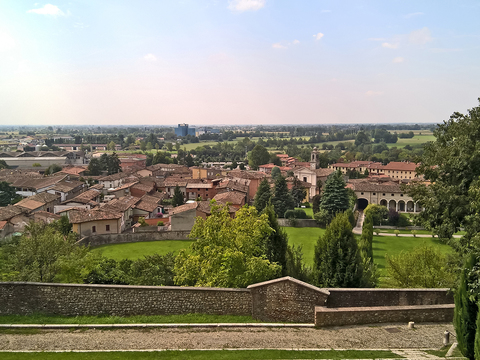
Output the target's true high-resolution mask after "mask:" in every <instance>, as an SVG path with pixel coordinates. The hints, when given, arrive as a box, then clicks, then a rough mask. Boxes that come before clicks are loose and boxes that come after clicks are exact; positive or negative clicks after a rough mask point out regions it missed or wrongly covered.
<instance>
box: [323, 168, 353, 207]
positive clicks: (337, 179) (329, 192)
mask: <svg viewBox="0 0 480 360" xmlns="http://www.w3.org/2000/svg"><path fill="white" fill-rule="evenodd" d="M345 186H346V184H345V181H344V180H343V175H342V173H341V172H340V170H338V171H336V172H334V173H332V174H331V175H330V176H329V177H328V179H327V181H326V182H325V191H324V192H323V196H322V202H321V204H320V209H324V210H326V211H327V212H328V213H329V214H330V215H335V214H337V213H339V212H344V211H345V210H347V209H348V208H349V195H348V191H347V189H346V187H345Z"/></svg>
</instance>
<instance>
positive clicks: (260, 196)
mask: <svg viewBox="0 0 480 360" xmlns="http://www.w3.org/2000/svg"><path fill="white" fill-rule="evenodd" d="M271 199H272V190H271V189H270V184H269V183H268V180H267V178H264V179H263V180H262V181H261V182H260V185H259V186H258V189H257V193H256V194H255V200H254V202H253V206H255V208H256V209H257V211H258V212H259V213H260V212H262V211H263V209H265V207H266V206H267V204H268V203H269V202H270V200H271Z"/></svg>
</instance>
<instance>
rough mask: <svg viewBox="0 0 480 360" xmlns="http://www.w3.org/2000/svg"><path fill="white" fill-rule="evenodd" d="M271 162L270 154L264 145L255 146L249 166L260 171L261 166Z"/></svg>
mask: <svg viewBox="0 0 480 360" xmlns="http://www.w3.org/2000/svg"><path fill="white" fill-rule="evenodd" d="M269 160H270V154H269V152H268V150H267V149H266V148H265V147H263V146H262V145H255V147H254V148H253V150H252V151H250V153H249V154H248V165H250V167H251V168H252V169H253V170H258V167H259V166H260V165H263V164H267V163H268V161H269Z"/></svg>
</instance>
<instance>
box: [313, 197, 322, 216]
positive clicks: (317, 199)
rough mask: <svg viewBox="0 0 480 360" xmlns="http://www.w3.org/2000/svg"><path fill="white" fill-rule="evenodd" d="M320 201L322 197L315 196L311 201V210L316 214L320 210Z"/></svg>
mask: <svg viewBox="0 0 480 360" xmlns="http://www.w3.org/2000/svg"><path fill="white" fill-rule="evenodd" d="M321 201H322V195H319V194H318V195H315V196H314V197H313V199H312V210H313V213H314V214H316V213H317V212H318V211H319V210H320V203H321Z"/></svg>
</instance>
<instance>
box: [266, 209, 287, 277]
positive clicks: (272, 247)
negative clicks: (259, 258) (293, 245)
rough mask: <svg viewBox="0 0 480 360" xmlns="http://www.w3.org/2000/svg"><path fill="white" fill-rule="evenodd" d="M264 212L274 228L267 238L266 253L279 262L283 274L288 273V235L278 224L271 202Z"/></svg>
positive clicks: (268, 256)
mask: <svg viewBox="0 0 480 360" xmlns="http://www.w3.org/2000/svg"><path fill="white" fill-rule="evenodd" d="M263 213H264V214H266V215H267V217H268V223H269V225H270V228H271V229H272V230H273V231H272V232H271V233H270V235H269V236H268V238H267V244H266V255H267V259H268V260H269V261H270V262H271V263H277V264H279V265H281V266H282V274H283V275H286V274H287V260H286V252H287V245H288V235H287V233H286V231H285V230H284V229H283V228H282V227H280V225H278V221H277V214H275V210H274V208H273V205H272V204H271V203H269V204H268V205H267V207H266V208H265V210H263Z"/></svg>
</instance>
